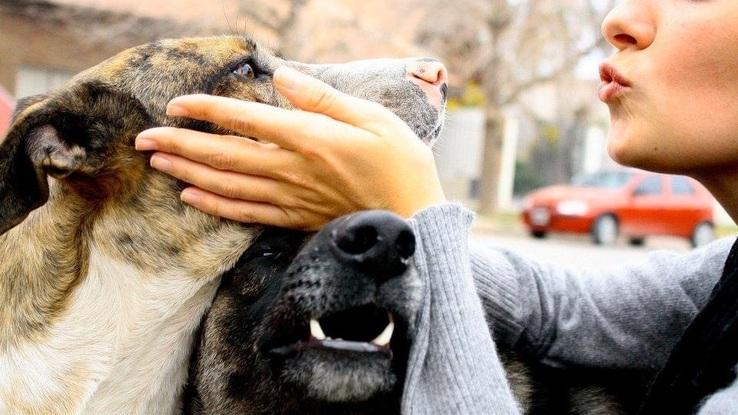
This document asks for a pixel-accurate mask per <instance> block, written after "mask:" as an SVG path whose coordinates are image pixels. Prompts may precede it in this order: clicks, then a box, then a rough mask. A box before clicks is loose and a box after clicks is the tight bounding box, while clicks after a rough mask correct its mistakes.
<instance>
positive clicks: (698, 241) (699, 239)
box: [690, 222, 715, 248]
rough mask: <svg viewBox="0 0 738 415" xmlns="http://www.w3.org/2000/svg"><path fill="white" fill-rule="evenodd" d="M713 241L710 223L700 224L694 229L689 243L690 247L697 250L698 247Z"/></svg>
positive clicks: (713, 234)
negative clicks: (690, 243)
mask: <svg viewBox="0 0 738 415" xmlns="http://www.w3.org/2000/svg"><path fill="white" fill-rule="evenodd" d="M714 240H715V229H714V228H713V226H712V224H711V223H710V222H700V223H698V224H697V226H695V227H694V231H693V232H692V237H691V238H690V242H692V247H694V248H697V247H698V246H702V245H706V244H709V243H710V242H712V241H714Z"/></svg>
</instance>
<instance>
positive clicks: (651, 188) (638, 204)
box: [620, 174, 667, 236]
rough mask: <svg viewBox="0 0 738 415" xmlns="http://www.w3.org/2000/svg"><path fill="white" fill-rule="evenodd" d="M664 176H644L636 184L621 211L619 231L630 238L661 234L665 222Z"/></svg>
mask: <svg viewBox="0 0 738 415" xmlns="http://www.w3.org/2000/svg"><path fill="white" fill-rule="evenodd" d="M665 188H666V183H665V176H663V175H659V174H646V175H644V176H643V178H642V180H641V181H640V183H638V184H637V185H636V186H635V188H634V190H633V192H632V194H631V197H630V200H629V201H628V203H627V205H626V206H625V207H624V208H623V210H622V218H621V224H620V226H621V229H622V231H623V233H625V234H626V235H630V236H646V235H653V234H659V233H663V232H664V230H665V228H666V226H667V225H666V224H667V222H666V221H665V220H664V218H663V213H664V201H665V197H666V194H665Z"/></svg>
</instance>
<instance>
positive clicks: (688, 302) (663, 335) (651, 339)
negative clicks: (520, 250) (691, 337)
mask: <svg viewBox="0 0 738 415" xmlns="http://www.w3.org/2000/svg"><path fill="white" fill-rule="evenodd" d="M733 241H734V240H733V239H732V238H725V239H721V240H718V241H715V242H713V243H712V244H709V245H707V246H706V247H703V248H701V249H696V250H693V251H691V252H689V253H686V254H684V253H673V252H656V253H653V254H651V255H650V256H649V258H648V260H647V261H646V262H645V263H642V264H633V265H623V266H620V267H618V268H617V269H579V270H574V269H569V268H566V267H561V266H555V265H552V264H547V263H543V262H539V261H536V260H533V259H528V258H525V257H523V256H520V255H518V254H515V253H513V252H510V251H507V250H505V249H489V248H485V247H481V246H474V247H473V248H472V253H471V263H472V272H473V275H474V279H475V284H476V286H477V289H478V292H479V295H480V296H481V298H482V302H483V304H484V309H485V313H486V316H487V319H488V320H489V321H491V322H492V325H493V327H494V337H495V339H496V340H497V342H498V343H499V344H501V345H503V346H505V347H514V348H516V349H518V350H521V351H523V352H525V353H526V354H529V355H533V356H537V357H538V358H540V360H541V361H543V362H544V363H546V364H549V365H552V366H588V367H609V368H618V367H619V368H632V369H656V368H660V367H661V366H663V364H664V363H665V361H666V359H667V358H668V356H669V352H670V350H671V349H672V348H673V347H674V345H675V344H676V342H677V341H678V340H679V338H680V336H681V334H682V333H683V332H684V330H685V329H686V327H687V325H688V324H689V322H690V321H691V320H692V319H693V318H694V316H695V315H696V313H697V311H698V310H699V309H700V308H702V307H703V306H704V305H705V302H706V301H707V299H708V297H709V295H710V292H711V290H712V287H713V286H714V285H715V283H716V282H717V281H718V279H719V278H720V275H721V274H722V270H723V266H724V263H725V260H726V258H727V255H728V253H729V252H730V248H731V245H732V243H733ZM529 254H530V255H535V253H534V252H533V253H529Z"/></svg>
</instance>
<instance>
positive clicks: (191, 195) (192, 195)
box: [179, 188, 200, 205]
mask: <svg viewBox="0 0 738 415" xmlns="http://www.w3.org/2000/svg"><path fill="white" fill-rule="evenodd" d="M179 198H180V199H181V200H182V201H183V202H185V203H187V204H188V205H196V204H198V203H199V202H200V196H199V195H198V194H197V192H195V191H194V190H192V189H190V188H187V189H184V190H183V191H182V193H181V194H180V195H179Z"/></svg>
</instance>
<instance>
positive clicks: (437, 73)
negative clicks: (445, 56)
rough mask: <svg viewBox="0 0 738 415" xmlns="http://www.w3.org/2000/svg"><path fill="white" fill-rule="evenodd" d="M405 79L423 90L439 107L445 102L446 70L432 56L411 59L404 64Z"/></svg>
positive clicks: (446, 89) (432, 102)
mask: <svg viewBox="0 0 738 415" xmlns="http://www.w3.org/2000/svg"><path fill="white" fill-rule="evenodd" d="M405 71H406V76H407V79H408V80H410V82H412V83H414V84H416V85H418V86H419V87H420V89H422V90H423V92H425V94H426V96H428V99H429V100H430V101H431V104H433V105H434V106H437V107H440V106H442V105H443V104H445V102H446V95H447V92H448V71H447V70H446V67H445V66H444V65H443V63H441V62H440V61H438V60H436V59H433V58H420V59H411V60H409V61H408V62H407V64H406V65H405Z"/></svg>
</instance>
